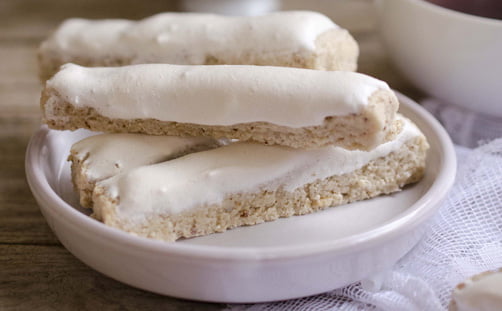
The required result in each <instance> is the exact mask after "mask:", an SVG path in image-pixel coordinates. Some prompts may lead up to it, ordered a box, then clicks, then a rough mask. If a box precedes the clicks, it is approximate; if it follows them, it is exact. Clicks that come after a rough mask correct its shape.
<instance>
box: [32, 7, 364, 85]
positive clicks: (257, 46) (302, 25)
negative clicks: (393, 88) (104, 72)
mask: <svg viewBox="0 0 502 311" xmlns="http://www.w3.org/2000/svg"><path fill="white" fill-rule="evenodd" d="M358 54H359V49H358V46H357V43H356V41H355V40H354V39H353V38H352V37H351V35H350V34H349V32H348V31H347V30H345V29H342V28H340V27H338V26H337V25H335V24H334V23H333V22H332V21H331V20H330V19H329V18H328V17H326V16H324V15H322V14H320V13H316V12H308V11H288V12H276V13H272V14H269V15H265V16H254V17H235V16H234V17H231V16H218V15H212V14H195V13H162V14H158V15H154V16H152V17H149V18H146V19H143V20H140V21H137V22H136V21H129V20H118V19H115V20H113V19H108V20H85V19H78V18H73V19H69V20H67V21H65V22H64V23H63V24H62V25H61V26H60V27H59V28H58V29H57V30H56V31H55V32H54V33H53V34H52V35H51V36H50V37H49V38H48V39H47V40H46V41H44V42H43V43H42V44H41V46H40V49H39V53H38V56H39V67H40V69H39V71H40V78H41V80H42V81H45V80H47V79H48V78H50V77H51V76H52V75H53V74H54V73H55V72H56V71H57V70H58V68H59V67H60V66H61V65H62V64H65V63H69V62H71V63H77V64H81V65H84V66H92V67H94V66H103V67H106V66H119V65H129V64H142V63H168V64H187V65H214V64H234V65H237V64H245V65H269V66H286V67H302V68H312V69H322V70H352V71H354V70H356V67H357V57H358Z"/></svg>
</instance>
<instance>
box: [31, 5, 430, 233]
mask: <svg viewBox="0 0 502 311" xmlns="http://www.w3.org/2000/svg"><path fill="white" fill-rule="evenodd" d="M108 29H110V30H109V31H108ZM106 31H108V32H107V33H104V32H106ZM89 38H92V39H95V40H97V39H99V38H101V39H99V40H101V41H99V40H98V41H99V43H102V44H97V43H96V42H95V41H93V40H89ZM152 40H153V41H152ZM249 40H254V41H253V42H252V43H250V42H249ZM152 42H156V43H155V44H154V43H152ZM69 43H71V44H69ZM77 43H78V44H77ZM143 43H145V45H144V46H141V48H139V44H143ZM73 45H76V46H78V47H79V48H78V49H77V48H75V46H73ZM357 53H358V52H357V45H356V44H355V42H354V40H353V39H352V38H351V37H350V35H349V34H348V33H347V32H346V31H345V30H341V29H340V28H339V27H337V26H336V25H334V24H333V23H332V22H331V21H329V19H327V18H326V17H324V16H323V15H320V14H318V13H312V12H283V13H275V14H271V15H268V16H263V17H253V18H249V17H247V18H236V17H220V16H214V15H200V14H195V15H194V14H186V15H185V14H161V15H157V16H154V17H151V18H148V19H146V20H143V21H140V22H130V21H98V22H90V21H83V20H71V21H69V22H66V23H64V24H63V25H62V26H61V28H60V29H59V30H58V31H56V33H55V34H54V35H53V36H52V37H51V38H49V40H47V41H46V42H44V43H43V44H42V47H41V50H40V60H41V71H42V73H41V76H42V77H46V76H50V75H52V71H53V68H55V67H56V66H58V65H59V64H60V63H64V62H67V61H72V62H80V63H83V64H85V65H97V66H101V65H114V64H129V65H128V66H121V67H82V66H79V65H75V64H67V65H64V66H62V67H61V69H60V70H59V71H58V72H57V73H56V74H55V75H54V76H53V77H52V78H51V79H50V80H48V81H47V82H46V85H45V88H44V90H43V92H42V98H41V107H42V111H43V118H44V121H45V123H47V124H48V125H49V127H51V128H54V129H60V130H74V129H77V128H87V129H90V130H94V131H102V132H108V133H140V134H103V135H97V136H93V137H90V138H87V139H85V140H83V141H81V142H78V143H77V144H75V145H74V146H73V148H72V151H71V155H70V160H71V161H72V163H73V164H72V176H73V182H74V185H75V188H76V189H77V191H78V192H79V194H80V199H81V204H82V205H84V206H87V207H92V208H93V210H94V215H95V217H96V218H97V219H99V220H102V221H103V222H104V223H106V224H108V225H110V226H113V227H117V228H120V229H122V230H125V231H128V232H131V233H134V234H137V235H141V236H146V237H152V238H156V239H163V240H167V241H174V240H176V239H178V238H181V237H185V238H187V237H193V236H199V235H205V234H210V233H214V232H222V231H225V230H227V229H229V228H233V227H237V226H242V225H253V224H257V223H260V222H264V221H270V220H274V219H277V218H279V217H288V216H292V215H301V214H307V213H311V212H315V211H318V210H321V209H324V208H327V207H330V206H335V205H340V204H344V203H348V202H352V201H356V200H362V199H367V198H371V197H374V196H377V195H380V194H386V193H391V192H394V191H398V190H400V189H401V188H402V187H403V186H404V185H405V184H408V183H411V182H415V181H417V180H419V179H420V178H421V176H422V174H423V169H424V165H425V164H424V163H425V154H426V150H427V148H428V145H427V142H426V140H425V137H424V136H423V135H422V133H421V132H420V131H419V130H418V128H417V127H416V126H415V125H414V124H413V123H412V122H411V121H409V120H407V119H406V118H404V117H402V116H400V115H399V114H397V109H398V101H397V98H396V97H395V95H394V93H393V92H392V90H390V89H389V87H388V86H387V84H386V83H384V82H382V81H379V80H377V79H374V78H371V77H369V76H365V75H362V74H358V73H355V72H351V71H326V70H322V69H350V70H351V69H355V67H356V66H355V62H356V59H357ZM137 62H168V63H171V64H140V65H130V64H134V63H137ZM180 62H183V63H189V64H194V65H175V64H172V63H180ZM200 63H202V64H208V63H210V64H218V63H228V64H237V63H241V64H245V65H212V66H205V65H199V64H200ZM253 65H274V66H253ZM277 65H279V66H281V65H282V66H284V65H288V66H295V67H305V68H311V69H299V68H288V67H279V66H277ZM312 69H318V70H312ZM154 135H156V136H154ZM201 137H205V138H201ZM221 139H225V140H223V141H221ZM230 141H231V142H230Z"/></svg>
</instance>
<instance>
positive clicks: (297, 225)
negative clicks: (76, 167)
mask: <svg viewBox="0 0 502 311" xmlns="http://www.w3.org/2000/svg"><path fill="white" fill-rule="evenodd" d="M399 98H400V102H401V108H400V111H401V112H402V113H403V114H404V115H405V116H407V117H409V118H410V119H412V120H413V121H414V122H415V123H416V124H417V125H418V126H419V127H420V128H421V129H422V131H423V132H424V134H425V135H426V136H427V138H428V140H429V143H430V145H431V149H430V152H429V155H428V161H427V162H428V163H427V170H426V175H425V178H424V179H423V180H422V181H420V182H419V183H417V184H415V185H413V186H410V187H407V188H406V189H405V190H404V191H402V192H399V193H397V194H393V195H389V196H382V197H378V198H375V199H371V200H367V201H363V202H358V203H353V204H349V205H345V206H340V207H336V208H332V209H328V210H325V211H323V212H319V213H316V214H312V215H306V216H298V217H292V218H288V219H281V220H278V221H275V222H270V223H265V224H261V225H257V226H252V227H243V228H238V229H234V230H230V231H228V232H225V233H221V234H214V235H209V236H206V237H199V238H193V239H187V240H182V241H179V242H175V243H165V242H161V241H156V240H150V239H146V238H140V237H136V236H133V235H130V234H128V233H125V232H122V231H120V230H117V229H114V228H110V227H107V226H105V225H104V224H102V223H100V222H98V221H96V220H94V219H92V218H90V217H88V216H87V214H86V212H85V211H84V210H82V209H81V208H80V207H79V205H78V203H77V198H76V194H75V193H74V192H73V190H72V186H71V181H70V169H69V163H68V162H67V161H66V158H67V156H68V151H69V149H70V147H71V145H72V143H73V142H75V141H78V140H80V139H81V138H83V137H86V136H88V135H90V134H91V133H90V132H88V131H84V130H79V131H76V132H68V131H54V130H49V129H47V128H46V127H45V126H42V128H41V129H40V130H39V131H38V132H37V133H36V134H35V135H34V136H33V138H32V140H31V142H30V144H29V146H28V150H27V155H26V174H27V178H28V182H29V185H30V187H31V189H32V192H33V194H34V196H35V198H36V199H37V201H38V203H39V205H40V209H41V210H42V213H43V214H44V216H45V218H46V220H47V222H48V223H49V225H50V227H51V228H52V230H53V231H54V233H55V234H56V235H57V236H58V238H59V240H60V241H61V243H63V245H64V246H65V247H66V248H67V249H68V250H69V251H70V252H71V253H72V254H73V255H75V256H76V257H77V258H79V259H80V260H82V261H83V262H84V263H86V264H87V265H89V266H91V267H92V268H94V269H96V270H97V271H100V272H102V273H103V274H106V275H108V276H110V277H112V278H114V279H116V280H119V281H121V282H124V283H127V284H130V285H132V286H135V287H139V288H142V289H145V290H149V291H152V292H156V293H160V294H165V295H170V296H175V297H180V298H187V299H194V300H203V301H214V302H239V303H240V302H262V301H272V300H280V299H288V298H296V297H302V296H307V295H312V294H317V293H321V292H325V291H328V290H331V289H334V288H337V287H341V286H344V285H347V284H350V283H352V282H356V281H359V280H361V279H364V278H367V277H370V276H371V275H373V274H375V273H378V272H380V271H383V270H385V269H388V268H390V267H391V266H392V265H393V264H394V263H395V262H396V261H397V260H398V259H400V258H401V257H402V256H404V255H405V254H406V253H407V252H408V251H409V250H410V249H411V248H412V247H413V246H414V245H415V244H416V243H417V242H418V240H419V238H420V237H421V235H422V233H423V232H424V230H425V227H426V226H425V223H426V221H427V220H428V219H429V218H430V217H431V216H432V215H433V214H434V213H435V211H436V210H437V209H438V207H439V204H440V202H441V201H442V199H443V198H444V197H445V196H446V194H447V192H448V190H449V189H450V187H451V185H452V183H453V180H454V176H455V169H456V160H455V153H454V149H453V146H452V143H451V141H450V139H449V137H448V135H447V134H446V132H445V131H444V129H443V128H442V127H441V126H440V125H439V123H438V122H437V121H436V120H435V119H434V118H433V117H432V116H431V115H430V114H428V113H427V112H426V111H425V110H424V109H422V108H421V107H419V106H418V105H417V104H416V103H414V102H412V101H411V100H410V99H408V98H406V97H404V96H402V95H400V96H399Z"/></svg>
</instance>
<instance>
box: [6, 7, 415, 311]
mask: <svg viewBox="0 0 502 311" xmlns="http://www.w3.org/2000/svg"><path fill="white" fill-rule="evenodd" d="M284 1H285V2H284V4H283V7H284V8H285V9H316V10H321V11H323V12H324V13H326V14H327V15H329V16H330V17H332V18H333V19H334V20H335V21H336V22H337V23H338V24H340V25H341V26H343V27H345V28H348V29H349V30H350V31H351V32H352V34H353V35H354V37H355V38H356V40H358V42H359V44H360V48H361V56H360V62H359V71H361V72H364V73H368V74H371V75H373V76H376V77H378V78H381V79H383V80H386V81H387V82H389V84H390V85H391V86H392V87H394V88H396V89H398V90H401V91H403V92H404V93H407V94H408V95H411V96H412V97H413V95H415V96H416V95H417V94H418V93H417V92H416V90H414V89H413V88H412V87H411V86H410V85H408V84H407V83H406V82H405V81H404V80H403V79H402V78H401V77H400V76H399V74H398V73H396V71H395V70H394V69H393V68H392V66H391V65H390V64H389V61H388V57H387V54H386V52H385V50H384V48H383V47H382V45H381V43H380V41H379V39H378V36H377V34H376V32H375V16H374V13H373V10H372V7H371V0H337V1H332V2H329V1H323V0H317V1H310V2H306V1H305V2H306V3H309V5H308V6H306V5H305V4H304V2H303V1H301V0H284ZM176 8H177V3H176V2H169V1H167V0H149V1H142V2H141V4H140V2H139V1H132V0H125V1H119V0H111V1H98V0H88V1H84V0H82V1H62V0H48V1H38V0H2V1H1V2H0V163H1V170H0V310H35V309H36V310H46V309H49V310H76V309H78V310H103V309H106V310H108V309H113V310H119V309H120V310H137V309H141V310H149V309H166V310H220V309H222V308H224V307H225V305H219V304H209V303H207V304H206V303H201V302H192V301H186V300H180V299H175V298H170V297H164V296H160V295H156V294H152V293H148V292H145V291H142V290H139V289H135V288H132V287H129V286H127V285H123V284H121V283H119V282H117V281H114V280H112V279H110V278H108V277H106V276H103V275H101V274H100V273H98V272H95V271H94V270H92V269H91V268H89V267H87V266H86V265H84V264H83V263H81V262H80V261H79V260H78V259H76V258H75V257H73V256H72V255H71V254H70V253H69V252H68V251H67V250H66V249H65V248H64V247H63V246H62V245H61V244H60V242H59V241H58V240H57V238H56V237H55V236H54V234H53V233H52V232H51V230H50V229H49V227H48V226H47V224H46V222H45V220H44V218H43V217H42V215H41V213H40V211H39V208H38V206H37V203H36V202H35V200H34V198H33V196H32V194H31V191H30V189H29V187H28V184H27V182H26V178H25V173H24V154H25V149H26V146H27V143H28V141H29V138H30V136H31V135H32V133H33V132H34V131H36V130H37V129H38V127H39V126H40V112H39V103H38V102H39V95H40V89H41V84H40V82H39V81H38V79H37V64H36V49H37V47H38V45H39V44H40V42H41V41H42V40H43V39H44V38H45V37H46V36H47V35H48V34H49V33H50V31H51V30H53V29H54V28H55V27H56V26H57V25H58V24H59V23H60V22H61V21H62V20H63V19H65V18H68V17H74V16H80V17H87V18H105V17H121V18H131V19H138V18H141V17H146V16H149V15H151V14H154V13H157V12H162V11H168V10H174V9H176Z"/></svg>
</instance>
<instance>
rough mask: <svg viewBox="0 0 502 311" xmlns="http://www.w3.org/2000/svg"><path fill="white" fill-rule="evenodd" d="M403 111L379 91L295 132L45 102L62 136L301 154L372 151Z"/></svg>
mask: <svg viewBox="0 0 502 311" xmlns="http://www.w3.org/2000/svg"><path fill="white" fill-rule="evenodd" d="M398 105H399V103H398V101H397V99H396V98H395V96H394V95H393V93H392V92H390V91H385V90H377V91H375V92H374V93H373V94H372V95H371V96H370V99H369V105H368V106H367V107H366V109H365V110H364V111H363V112H362V113H360V114H350V115H346V116H329V117H327V118H325V120H324V123H323V124H322V125H316V126H307V127H300V128H292V127H286V126H281V125H275V124H271V123H266V122H251V123H241V124H234V125H231V126H219V125H201V124H191V123H178V122H170V121H160V120H156V119H132V120H126V119H112V118H109V117H106V116H103V115H101V114H99V113H98V112H97V111H96V110H95V109H93V108H75V107H74V106H72V105H71V104H70V103H68V102H66V101H65V100H64V99H63V98H62V97H61V96H60V95H59V94H58V93H57V92H56V90H54V89H49V88H46V89H45V90H44V91H43V93H42V98H41V106H42V113H43V122H44V123H46V124H47V125H48V126H49V127H50V128H52V129H57V130H76V129H79V128H85V129H89V130H91V131H98V132H108V133H142V134H149V135H168V136H184V137H187V136H205V137H212V138H215V139H221V138H229V139H239V140H241V141H252V142H257V143H262V144H266V145H283V146H288V147H292V148H301V149H315V148H320V147H324V146H328V145H335V146H340V147H343V148H345V149H349V150H354V149H360V150H370V149H373V148H374V147H376V146H377V145H379V144H381V143H383V142H386V141H389V140H391V139H393V138H394V137H395V136H396V134H397V133H399V132H400V130H401V126H402V124H401V123H400V122H395V120H394V117H395V113H396V110H397V108H398Z"/></svg>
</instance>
